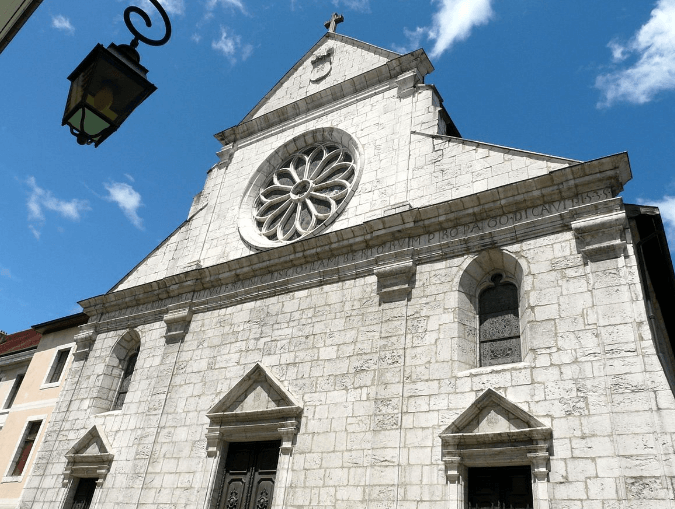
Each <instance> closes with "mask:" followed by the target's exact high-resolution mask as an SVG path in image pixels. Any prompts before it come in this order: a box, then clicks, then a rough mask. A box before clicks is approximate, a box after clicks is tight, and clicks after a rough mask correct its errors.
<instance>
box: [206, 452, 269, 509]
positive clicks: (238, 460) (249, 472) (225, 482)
mask: <svg viewBox="0 0 675 509" xmlns="http://www.w3.org/2000/svg"><path fill="white" fill-rule="evenodd" d="M280 446H281V442H279V441H273V442H234V443H230V444H229V447H228V450H227V457H226V458H225V461H224V470H223V475H222V476H221V486H220V490H219V492H220V497H219V500H218V503H217V507H218V509H270V507H272V496H273V494H274V481H275V479H276V475H277V462H278V460H279V447H280Z"/></svg>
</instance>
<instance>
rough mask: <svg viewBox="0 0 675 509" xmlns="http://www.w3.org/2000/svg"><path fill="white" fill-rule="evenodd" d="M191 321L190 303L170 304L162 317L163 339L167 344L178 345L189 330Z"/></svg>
mask: <svg viewBox="0 0 675 509" xmlns="http://www.w3.org/2000/svg"><path fill="white" fill-rule="evenodd" d="M191 321H192V307H191V305H190V303H184V302H181V303H178V304H171V305H170V306H168V308H167V313H166V314H165V315H164V323H165V324H166V332H165V333H164V339H165V341H166V343H167V344H170V343H180V342H181V341H183V339H184V338H185V335H186V334H187V332H188V329H189V328H190V322H191Z"/></svg>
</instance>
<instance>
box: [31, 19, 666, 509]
mask: <svg viewBox="0 0 675 509" xmlns="http://www.w3.org/2000/svg"><path fill="white" fill-rule="evenodd" d="M432 71H433V66H432V65H431V63H430V61H429V60H428V58H427V56H426V54H425V53H424V51H423V50H417V51H414V52H412V53H409V54H406V55H399V54H396V53H393V52H391V51H387V50H384V49H381V48H377V47H374V46H372V45H370V44H367V43H364V42H361V41H357V40H355V39H352V38H349V37H346V36H343V35H339V34H337V33H334V32H332V31H329V32H328V33H327V34H326V35H325V36H324V37H322V38H321V39H320V40H319V41H318V42H317V44H316V45H315V46H314V47H312V48H311V49H310V51H309V52H308V53H307V54H306V55H305V56H304V57H303V58H302V59H301V60H300V61H299V62H298V63H297V64H296V65H295V66H294V67H293V68H292V69H291V70H290V71H289V72H288V73H287V74H286V75H285V76H284V77H283V78H282V79H281V81H279V83H278V84H277V85H276V86H275V87H274V88H273V89H272V90H271V91H270V93H268V94H267V95H266V96H265V97H264V98H263V99H262V100H261V102H260V103H259V104H258V105H257V106H256V107H255V108H254V109H253V110H252V111H251V112H250V113H249V114H248V115H247V116H246V117H245V118H244V119H243V121H242V122H241V123H240V124H238V125H236V126H234V127H232V128H230V129H227V130H225V131H223V132H221V133H218V134H217V135H216V138H217V139H218V140H219V141H220V142H221V144H222V147H223V148H222V150H221V151H220V152H219V153H218V156H219V162H218V163H217V164H216V165H214V166H213V168H211V169H210V170H209V172H208V175H207V179H206V183H205V185H204V189H203V190H202V192H201V193H200V194H198V195H197V196H196V197H195V199H194V202H193V205H192V208H191V210H190V212H189V216H188V219H187V220H186V221H185V222H184V223H183V224H182V225H180V226H179V228H178V229H177V230H176V231H175V232H174V233H173V234H172V235H171V236H169V237H168V238H167V239H166V240H165V241H164V242H163V243H162V244H160V245H159V246H158V247H157V248H156V249H155V250H154V251H153V252H152V253H150V254H149V255H148V256H147V257H146V258H145V259H144V260H143V261H142V262H141V263H139V265H138V266H136V267H135V268H134V269H133V270H132V271H131V272H130V273H129V274H128V275H127V276H126V277H125V278H124V279H123V280H122V281H121V282H119V283H118V284H117V285H116V286H115V287H114V288H113V289H112V290H111V291H109V292H108V293H106V294H103V295H100V296H97V297H93V298H90V299H86V300H84V301H82V302H81V304H82V306H83V308H84V311H85V312H86V313H87V315H89V317H90V320H89V322H88V323H87V324H86V325H83V326H81V327H80V332H79V334H78V335H77V337H76V341H77V350H76V352H75V359H74V362H73V365H72V368H71V370H70V372H69V375H68V380H67V383H66V386H65V387H64V390H63V392H62V397H61V399H60V400H59V403H58V405H57V407H56V409H55V411H54V413H53V418H52V420H51V421H50V423H49V427H48V429H47V432H46V436H45V440H44V443H43V446H42V448H41V450H40V451H39V454H38V456H37V458H36V461H35V466H34V469H33V473H32V476H31V477H30V479H29V481H28V486H27V488H26V490H25V492H24V496H23V499H22V502H21V505H20V506H21V507H22V508H33V509H47V508H49V509H54V508H59V509H61V508H64V509H70V508H73V507H92V508H115V509H132V508H134V509H135V508H164V509H168V508H182V507H190V508H200V509H201V508H203V509H245V508H246V509H247V508H255V509H280V508H286V509H309V508H317V509H318V508H326V509H327V508H331V509H332V508H336V509H357V508H358V509H361V508H365V507H367V508H371V509H390V508H391V509H394V508H399V509H466V508H469V507H476V506H478V507H492V506H494V504H496V503H499V504H506V507H509V506H513V507H523V508H524V507H535V508H537V509H619V508H622V509H628V508H631V509H642V508H647V507H649V508H650V509H651V508H664V509H666V508H671V509H672V508H673V507H675V505H674V503H673V490H674V484H675V452H674V449H673V447H674V443H675V398H674V397H673V388H675V384H674V383H673V382H674V378H673V375H674V371H673V365H674V364H673V352H672V345H671V342H670V339H669V337H670V336H669V334H668V333H669V332H670V331H671V330H672V327H671V323H670V320H672V319H671V318H670V317H669V316H668V309H666V307H667V305H668V302H667V301H666V300H664V299H665V297H664V296H666V297H667V296H668V295H671V294H669V293H668V292H669V291H670V290H669V289H672V288H671V287H670V286H668V285H670V284H672V266H671V265H670V258H669V257H668V255H667V248H666V251H665V254H664V253H663V252H662V251H663V250H662V249H661V250H659V249H656V248H659V247H663V245H664V244H663V240H662V238H663V237H662V225H661V222H660V218H659V216H658V211H655V210H654V209H651V208H649V207H636V206H631V205H626V204H624V203H623V201H622V199H621V197H619V196H618V195H619V193H620V192H621V191H622V189H623V186H624V184H626V183H627V182H628V181H629V180H630V178H631V169H630V166H629V161H628V157H627V155H626V154H618V155H613V156H609V157H604V158H601V159H597V160H594V161H587V162H582V161H575V160H571V159H565V158H560V157H552V156H547V155H542V154H536V153H531V152H526V151H521V150H516V149H511V148H505V147H501V146H496V145H491V144H489V143H484V142H476V141H470V140H466V139H463V138H461V137H460V134H459V132H458V130H457V128H456V127H455V125H454V124H453V122H452V120H451V119H450V117H449V115H448V113H447V112H446V110H445V109H444V107H443V100H442V98H441V96H440V94H439V92H438V91H437V89H436V88H435V87H434V86H433V85H429V84H425V77H426V75H427V74H429V73H430V72H432ZM650 228H651V229H650ZM654 239H656V241H655V240H654ZM659 239H660V240H659ZM654 242H657V243H658V245H657V244H655V243H654ZM650 246H651V247H654V246H656V248H655V249H651V250H650V249H648V248H649V247H650ZM659 253H661V254H660V255H659ZM659 256H661V257H660V258H659ZM650 257H651V258H650ZM650 259H654V260H656V261H657V262H659V263H661V266H660V268H659V270H658V271H657V272H654V269H651V272H650V269H649V268H648V264H647V263H645V260H647V261H649V260H650ZM657 262H654V263H657ZM654 266H655V265H653V264H652V265H651V267H654ZM654 274H657V275H661V277H654ZM671 293H672V292H671ZM662 307H663V308H664V311H663V313H662V311H661V309H662ZM491 504H492V505H491Z"/></svg>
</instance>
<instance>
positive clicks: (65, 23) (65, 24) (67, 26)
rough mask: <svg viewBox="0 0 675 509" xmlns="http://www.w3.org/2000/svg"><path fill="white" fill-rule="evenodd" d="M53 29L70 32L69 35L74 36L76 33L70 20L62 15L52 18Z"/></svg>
mask: <svg viewBox="0 0 675 509" xmlns="http://www.w3.org/2000/svg"><path fill="white" fill-rule="evenodd" d="M52 27H54V28H56V29H57V30H63V31H64V32H68V33H69V34H73V33H74V32H75V27H74V26H73V25H72V24H71V23H70V20H69V19H68V18H66V17H65V16H63V15H61V14H58V15H56V16H52Z"/></svg>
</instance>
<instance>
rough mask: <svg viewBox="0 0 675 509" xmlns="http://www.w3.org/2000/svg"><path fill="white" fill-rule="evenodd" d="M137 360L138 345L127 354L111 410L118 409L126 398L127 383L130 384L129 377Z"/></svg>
mask: <svg viewBox="0 0 675 509" xmlns="http://www.w3.org/2000/svg"><path fill="white" fill-rule="evenodd" d="M137 360H138V347H137V348H136V349H135V350H134V351H132V352H131V353H130V354H129V357H127V360H126V363H125V365H124V374H123V375H122V380H121V381H120V388H119V390H118V391H117V396H115V402H114V404H113V407H112V410H119V409H120V408H122V406H123V405H124V400H125V399H126V397H127V393H128V392H129V385H130V384H131V378H132V377H133V375H134V369H135V368H136V361H137Z"/></svg>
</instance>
